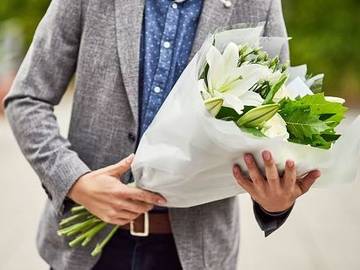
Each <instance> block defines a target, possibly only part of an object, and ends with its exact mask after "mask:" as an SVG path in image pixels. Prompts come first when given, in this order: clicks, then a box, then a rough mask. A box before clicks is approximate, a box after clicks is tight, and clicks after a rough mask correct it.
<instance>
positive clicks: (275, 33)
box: [264, 0, 290, 63]
mask: <svg viewBox="0 0 360 270" xmlns="http://www.w3.org/2000/svg"><path fill="white" fill-rule="evenodd" d="M264 36H267V37H286V38H287V37H288V34H287V30H286V26H285V20H284V15H283V11H282V4H281V0H271V3H270V7H269V11H268V14H267V19H266V23H265V29H264ZM280 60H281V62H283V63H285V62H287V61H290V55H289V42H285V43H284V45H283V47H282V49H281V52H280Z"/></svg>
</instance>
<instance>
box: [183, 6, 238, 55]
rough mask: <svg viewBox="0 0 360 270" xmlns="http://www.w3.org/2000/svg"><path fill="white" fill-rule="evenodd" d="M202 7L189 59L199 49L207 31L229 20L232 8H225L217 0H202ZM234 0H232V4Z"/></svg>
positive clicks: (209, 31) (221, 25) (210, 31)
mask: <svg viewBox="0 0 360 270" xmlns="http://www.w3.org/2000/svg"><path fill="white" fill-rule="evenodd" d="M203 1H204V3H203V9H202V13H201V16H200V21H199V25H198V29H197V31H196V36H195V40H194V43H193V47H192V51H191V56H190V59H191V58H192V57H193V56H194V55H195V53H196V52H197V51H198V50H199V49H200V47H201V45H202V43H203V42H204V41H205V39H206V37H207V36H208V34H209V33H212V32H214V31H215V30H216V29H217V28H218V27H223V26H225V25H226V24H227V23H228V21H229V20H230V17H231V14H232V11H233V8H232V7H230V8H226V7H225V6H224V4H223V3H221V2H220V1H219V0H203ZM234 2H236V1H232V3H233V4H234Z"/></svg>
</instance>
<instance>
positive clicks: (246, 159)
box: [244, 154, 252, 163]
mask: <svg viewBox="0 0 360 270" xmlns="http://www.w3.org/2000/svg"><path fill="white" fill-rule="evenodd" d="M244 159H245V162H246V163H251V161H252V155H251V154H245V156H244Z"/></svg>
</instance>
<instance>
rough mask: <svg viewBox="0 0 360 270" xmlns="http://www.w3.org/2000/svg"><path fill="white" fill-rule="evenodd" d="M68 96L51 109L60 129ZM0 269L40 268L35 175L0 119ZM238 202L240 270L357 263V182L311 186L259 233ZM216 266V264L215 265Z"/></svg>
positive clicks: (317, 269)
mask: <svg viewBox="0 0 360 270" xmlns="http://www.w3.org/2000/svg"><path fill="white" fill-rule="evenodd" d="M68 104H69V98H66V99H65V102H64V104H62V105H61V106H60V107H59V108H58V109H57V110H56V112H57V114H58V115H59V121H60V126H61V127H62V132H63V133H64V134H66V132H67V130H66V126H67V123H68V118H69V111H70V109H69V105H68ZM0 168H1V169H0V171H1V183H2V185H1V190H0V213H1V216H2V218H1V223H0V232H1V241H0V269H4V270H20V269H21V270H23V269H26V270H28V269H29V270H33V269H34V270H35V269H36V270H45V269H47V266H46V264H45V263H44V262H43V261H42V260H41V259H40V258H39V257H38V255H37V252H36V248H35V242H34V239H35V232H36V227H37V222H38V218H39V215H40V213H41V210H42V207H43V201H44V198H45V196H44V194H43V192H42V189H41V187H40V184H39V181H38V179H37V177H36V175H35V174H34V173H33V171H32V170H31V168H30V166H29V165H28V164H27V163H26V161H25V159H24V158H23V157H22V156H21V154H20V151H19V149H18V147H17V146H16V144H15V141H14V139H13V137H12V134H11V132H10V129H9V126H8V124H7V123H6V122H5V121H0ZM240 203H241V218H242V219H241V232H242V240H241V248H240V251H241V252H240V257H239V269H241V270H263V269H264V270H273V269H274V270H322V269H323V270H342V269H346V270H358V269H360V257H359V255H358V252H359V246H360V185H359V184H357V183H356V184H353V185H348V186H342V187H337V188H336V189H334V190H313V191H311V192H309V193H308V194H307V195H306V197H304V198H303V199H301V200H299V201H298V203H297V205H296V208H295V209H294V212H293V214H292V215H291V217H290V219H289V220H288V222H287V223H286V224H285V226H284V227H283V228H281V229H279V231H278V232H276V233H275V234H273V235H271V236H270V237H268V238H267V239H264V237H263V235H262V233H261V232H260V230H259V229H258V227H257V225H256V223H255V220H254V217H253V214H252V210H251V203H250V200H249V198H248V196H246V195H243V196H241V198H240ZM219 270H221V269H219Z"/></svg>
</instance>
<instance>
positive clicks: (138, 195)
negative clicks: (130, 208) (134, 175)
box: [123, 187, 166, 205]
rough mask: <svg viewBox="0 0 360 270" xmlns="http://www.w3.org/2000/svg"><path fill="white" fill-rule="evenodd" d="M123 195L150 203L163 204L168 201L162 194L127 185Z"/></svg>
mask: <svg viewBox="0 0 360 270" xmlns="http://www.w3.org/2000/svg"><path fill="white" fill-rule="evenodd" d="M123 195H125V197H127V198H129V199H132V200H135V201H140V202H145V203H149V204H158V205H163V204H165V203H166V200H165V198H164V197H162V196H161V195H159V194H155V193H153V192H150V191H146V190H143V189H140V188H134V187H126V190H125V192H124V194H123Z"/></svg>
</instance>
